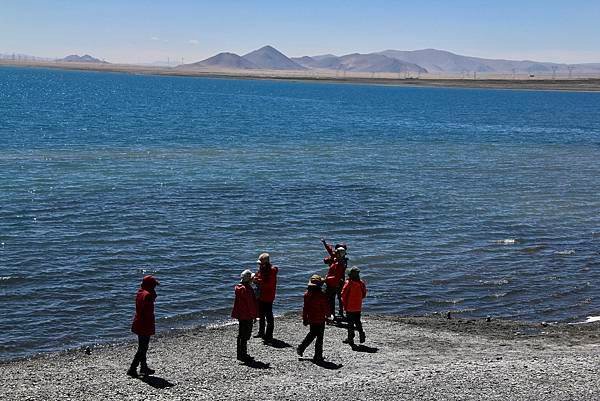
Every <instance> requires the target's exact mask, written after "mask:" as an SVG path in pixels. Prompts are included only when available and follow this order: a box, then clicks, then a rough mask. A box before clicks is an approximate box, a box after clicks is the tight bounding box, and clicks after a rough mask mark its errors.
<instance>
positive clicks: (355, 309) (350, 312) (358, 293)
mask: <svg viewBox="0 0 600 401" xmlns="http://www.w3.org/2000/svg"><path fill="white" fill-rule="evenodd" d="M366 296H367V286H366V285H365V282H364V281H362V280H361V279H360V269H359V268H358V267H356V266H355V267H352V269H350V273H348V280H346V283H345V284H344V288H342V303H343V304H344V309H345V310H346V316H347V317H348V338H347V339H345V340H344V343H347V344H350V345H351V346H352V347H354V329H355V328H356V330H357V331H358V334H359V336H360V342H361V343H364V342H365V332H364V330H363V327H362V322H361V321H360V314H361V311H362V301H363V299H364V298H365V297H366Z"/></svg>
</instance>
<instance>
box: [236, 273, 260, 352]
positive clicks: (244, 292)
mask: <svg viewBox="0 0 600 401" xmlns="http://www.w3.org/2000/svg"><path fill="white" fill-rule="evenodd" d="M251 283H252V272H251V271H250V270H244V271H243V272H242V273H241V274H240V283H239V284H237V285H236V286H235V300H234V302H233V310H232V311H231V317H232V318H234V319H237V320H238V322H239V326H238V336H237V359H238V360H239V361H242V362H249V361H251V360H252V359H253V358H252V357H251V356H250V355H248V340H250V337H251V336H252V325H253V324H254V319H256V317H257V315H258V313H257V305H256V296H255V295H254V289H253V288H252V285H251Z"/></svg>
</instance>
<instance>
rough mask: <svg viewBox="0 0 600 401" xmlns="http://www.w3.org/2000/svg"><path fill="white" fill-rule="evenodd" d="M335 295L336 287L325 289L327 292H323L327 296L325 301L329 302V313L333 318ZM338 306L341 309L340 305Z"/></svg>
mask: <svg viewBox="0 0 600 401" xmlns="http://www.w3.org/2000/svg"><path fill="white" fill-rule="evenodd" d="M337 293H338V289H337V287H327V290H325V295H327V301H329V313H330V314H331V315H333V316H335V297H336V296H337ZM338 302H339V301H338ZM339 304H340V309H341V305H342V303H341V302H339Z"/></svg>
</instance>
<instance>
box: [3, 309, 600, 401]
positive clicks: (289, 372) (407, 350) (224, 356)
mask: <svg viewBox="0 0 600 401" xmlns="http://www.w3.org/2000/svg"><path fill="white" fill-rule="evenodd" d="M363 320H364V327H365V330H366V332H367V341H366V343H365V344H364V345H363V346H361V347H358V348H355V349H352V348H351V347H349V346H348V345H346V344H343V343H342V340H343V339H344V338H345V336H346V331H345V330H344V328H343V327H336V326H328V327H327V330H326V333H325V356H326V362H325V363H321V364H316V363H313V362H312V360H311V359H310V357H311V356H312V350H313V348H312V347H309V349H308V350H307V352H306V354H305V357H304V358H299V357H298V355H297V354H296V351H295V347H296V345H297V344H298V343H299V342H300V341H301V339H302V338H303V336H304V335H305V334H306V332H307V329H306V328H305V327H303V326H302V324H301V322H300V320H299V318H298V317H297V316H293V315H287V316H284V317H282V318H278V319H277V320H276V328H275V336H276V338H277V339H278V341H277V342H276V343H275V344H273V345H270V346H268V345H263V344H262V342H260V341H259V339H254V338H253V339H252V340H251V341H250V344H249V351H250V353H251V354H252V355H253V356H254V357H255V358H256V362H255V363H253V364H249V365H246V364H242V363H241V362H238V361H237V360H236V359H235V336H236V332H237V326H236V325H226V326H221V327H215V328H196V329H190V330H184V331H177V332H175V333H168V334H162V335H159V336H156V337H155V338H153V340H152V342H151V347H150V351H149V354H148V358H149V363H150V365H151V366H152V367H153V368H154V369H156V374H155V375H154V376H151V377H148V378H144V379H132V378H130V377H128V376H127V375H126V374H125V371H126V370H127V367H128V364H129V362H130V360H131V358H132V356H133V354H134V352H135V344H134V343H133V337H131V340H132V342H129V343H126V344H115V345H105V346H99V347H95V348H93V349H91V352H90V353H89V354H87V353H86V352H85V351H84V350H71V351H66V352H62V353H56V354H45V355H42V356H37V357H34V358H31V359H25V360H17V361H12V362H6V363H2V364H0V382H1V383H2V392H0V399H2V400H205V399H206V400H346V401H347V400H366V399H369V400H403V399H406V400H411V399H428V400H431V399H434V400H484V399H485V400H593V399H600V388H599V387H600V385H599V381H598V376H597V375H598V373H597V372H598V367H599V366H598V365H599V362H600V358H599V356H598V355H597V354H598V350H599V348H598V343H599V340H600V331H599V329H600V325H599V324H596V323H594V324H585V325H567V324H549V325H548V324H525V323H516V322H508V321H501V320H493V319H492V320H491V321H486V319H483V320H463V319H451V320H448V319H447V318H446V317H445V316H437V317H436V316H434V317H413V318H399V317H383V316H373V315H371V316H365V317H364V319H363Z"/></svg>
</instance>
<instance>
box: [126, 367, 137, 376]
mask: <svg viewBox="0 0 600 401" xmlns="http://www.w3.org/2000/svg"><path fill="white" fill-rule="evenodd" d="M127 376H130V377H138V374H137V369H134V368H129V370H128V371H127Z"/></svg>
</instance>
